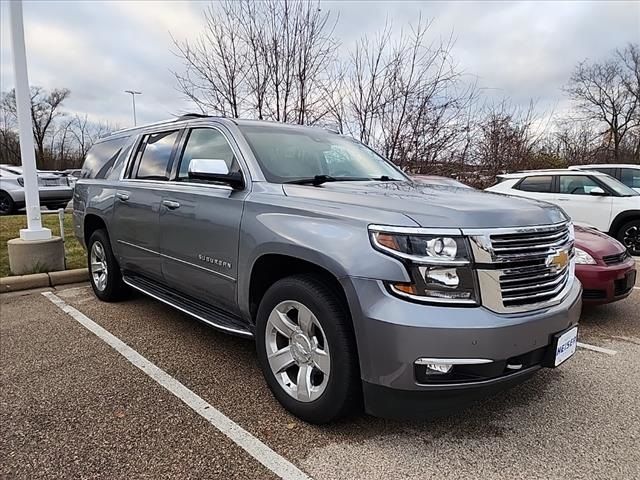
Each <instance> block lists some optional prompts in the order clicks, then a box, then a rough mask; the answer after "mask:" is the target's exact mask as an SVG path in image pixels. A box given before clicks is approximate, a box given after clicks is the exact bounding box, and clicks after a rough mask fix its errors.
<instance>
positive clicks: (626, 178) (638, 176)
mask: <svg viewBox="0 0 640 480" xmlns="http://www.w3.org/2000/svg"><path fill="white" fill-rule="evenodd" d="M621 170H622V175H621V176H620V177H621V178H620V181H621V182H622V183H624V184H625V185H626V186H627V187H631V188H640V170H638V169H635V168H623V169H621Z"/></svg>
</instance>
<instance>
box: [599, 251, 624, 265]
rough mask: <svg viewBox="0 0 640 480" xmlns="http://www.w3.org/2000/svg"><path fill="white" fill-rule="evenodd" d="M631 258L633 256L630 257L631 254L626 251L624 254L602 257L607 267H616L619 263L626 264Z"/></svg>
mask: <svg viewBox="0 0 640 480" xmlns="http://www.w3.org/2000/svg"><path fill="white" fill-rule="evenodd" d="M630 256H631V255H629V252H626V251H625V252H622V253H618V254H616V255H605V256H604V257H602V260H603V261H604V263H606V264H607V265H616V264H617V263H622V262H624V261H625V260H626V259H627V258H629V257H630Z"/></svg>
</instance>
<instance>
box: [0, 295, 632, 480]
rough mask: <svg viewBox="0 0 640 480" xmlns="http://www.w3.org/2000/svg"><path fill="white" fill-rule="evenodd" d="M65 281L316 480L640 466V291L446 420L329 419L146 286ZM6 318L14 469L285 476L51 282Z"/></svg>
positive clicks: (249, 346)
mask: <svg viewBox="0 0 640 480" xmlns="http://www.w3.org/2000/svg"><path fill="white" fill-rule="evenodd" d="M52 292H53V294H54V295H55V296H56V298H58V299H60V300H62V301H63V302H65V303H66V304H68V305H69V306H71V307H73V308H74V309H76V310H77V311H79V312H81V313H82V314H84V315H85V316H86V317H88V318H89V319H90V320H92V321H93V322H95V323H96V324H98V325H99V326H101V327H103V328H104V329H106V330H107V331H108V332H110V333H111V334H112V335H114V336H115V337H117V338H118V339H120V340H121V341H122V342H124V343H126V344H127V345H128V346H129V347H131V348H132V349H133V350H135V352H137V353H139V354H140V355H142V356H143V357H144V358H146V359H147V360H148V361H149V362H151V363H152V364H154V365H156V366H157V367H159V368H160V369H162V370H164V372H166V373H167V374H168V375H170V376H171V377H173V379H175V380H176V381H177V382H180V383H181V384H182V385H184V386H185V387H187V388H188V389H189V390H190V391H191V392H193V393H194V394H196V395H197V396H199V397H200V398H202V399H203V401H204V402H207V405H210V406H211V407H212V408H214V409H217V410H219V411H220V412H221V413H222V414H224V415H225V416H226V417H228V418H229V419H230V420H231V421H233V422H235V424H237V425H238V426H239V427H241V428H242V429H244V430H246V431H247V432H249V434H251V435H252V436H253V437H255V439H257V441H259V442H262V443H263V444H264V445H266V446H268V447H270V449H272V450H273V452H275V455H278V456H280V457H282V458H283V459H286V460H287V461H288V462H291V464H293V465H295V466H296V467H297V468H299V469H300V470H301V471H302V472H304V473H305V474H306V475H308V476H310V477H312V478H316V479H334V478H349V479H355V478H363V479H391V478H411V479H413V478H415V479H418V478H420V479H423V478H438V479H443V478H456V479H460V478H474V479H475V478H496V479H500V478H505V479H507V478H508V479H512V478H529V479H530V478H540V479H543V478H544V479H549V478H576V479H577V478H580V479H584V478H607V479H612V478H616V479H631V478H640V401H639V400H638V399H640V375H639V374H638V372H639V371H640V314H639V313H638V312H640V289H638V288H636V289H635V290H634V291H633V293H632V294H631V296H630V297H629V298H628V299H627V300H625V301H622V302H619V303H617V304H612V305H609V306H602V307H594V308H587V309H585V310H584V311H583V315H582V320H581V327H580V342H582V344H584V346H585V347H591V346H595V347H600V348H604V350H602V351H594V350H591V349H587V348H579V349H578V351H577V353H576V355H575V356H574V357H573V358H572V359H570V360H569V361H568V362H567V363H565V364H563V365H562V366H561V367H560V368H558V369H555V370H543V371H541V372H540V373H539V374H538V375H536V376H535V377H534V378H533V379H531V380H530V381H528V382H527V383H525V384H523V385H521V386H518V387H516V388H514V389H512V390H510V391H507V392H504V393H502V394H500V395H498V396H496V397H494V398H491V399H487V400H485V401H482V402H480V403H478V404H476V405H474V406H473V407H470V408H468V409H466V410H463V411H459V412H456V413H453V414H451V415H450V416H448V417H444V418H439V419H434V420H431V421H428V422H396V421H389V420H383V419H377V418H372V417H368V416H365V415H360V416H357V417H354V418H350V419H348V420H345V421H342V422H339V423H337V424H333V425H328V426H321V427H318V426H311V425H307V424H305V423H303V422H301V421H299V420H298V419H296V418H295V417H293V416H291V415H289V414H288V413H287V412H285V411H284V410H283V409H282V408H281V407H280V406H279V404H278V403H277V402H276V401H275V399H274V398H273V397H272V395H271V394H270V392H269V391H268V389H267V386H266V384H265V382H264V380H263V378H262V375H261V373H260V371H259V368H258V365H257V362H256V356H255V350H254V346H253V343H252V342H251V341H250V340H244V339H240V338H236V337H232V336H228V335H225V334H223V333H219V332H217V331H215V330H213V329H211V328H208V327H206V326H204V325H202V324H200V323H199V322H197V321H196V320H194V319H192V318H190V317H189V316H187V315H184V314H182V313H180V312H178V311H176V310H173V309H171V308H169V307H167V306H165V305H163V304H162V303H160V302H157V301H155V300H153V299H150V298H146V297H143V296H139V295H132V297H131V299H129V300H127V301H125V302H122V303H115V304H107V303H102V302H99V301H98V300H97V299H96V298H95V297H94V296H93V293H92V292H91V289H90V287H88V286H85V285H82V286H75V287H72V288H67V289H61V290H52ZM0 318H1V321H0V347H1V348H0V363H1V365H2V369H1V377H0V381H1V389H2V390H1V397H0V409H1V411H0V424H1V425H2V427H1V428H0V439H1V446H0V476H1V477H3V478H29V479H32V478H88V477H92V478H94V477H102V478H259V479H263V478H275V477H276V475H275V474H274V472H273V471H271V470H270V469H269V468H267V467H265V466H264V465H263V463H261V461H260V459H258V458H255V457H254V456H252V455H251V454H250V453H248V452H247V451H246V450H244V449H243V448H241V447H240V446H239V445H238V444H237V443H235V442H234V441H233V440H232V439H230V438H229V437H228V436H227V435H225V434H223V433H222V432H221V431H220V430H218V429H217V428H216V427H215V426H214V425H212V424H211V423H210V422H208V421H207V420H206V419H205V418H203V417H202V416H200V415H198V414H197V413H196V412H195V411H194V410H192V409H191V408H189V406H188V405H186V404H185V403H183V401H181V400H180V399H179V398H177V397H176V396H174V395H173V394H172V393H171V392H170V391H168V390H167V388H165V386H163V385H161V384H160V383H158V382H157V381H156V380H154V379H153V378H150V376H149V375H147V374H146V373H145V372H144V371H141V369H140V368H136V367H135V366H134V365H132V363H131V362H130V361H129V360H128V359H127V358H125V357H124V356H123V355H121V354H120V353H118V352H117V351H116V350H114V349H113V348H112V347H111V346H109V345H108V344H107V343H105V341H103V339H101V338H99V337H98V336H96V335H95V334H94V333H92V332H91V331H89V330H87V328H85V326H83V325H81V324H80V323H79V322H78V321H77V320H76V319H74V318H73V317H72V316H71V315H69V314H68V313H67V312H65V311H63V310H61V309H60V308H59V307H58V306H57V305H55V304H54V303H52V301H51V299H50V298H47V297H45V296H43V295H42V294H41V292H29V293H24V294H4V295H2V296H1V298H0Z"/></svg>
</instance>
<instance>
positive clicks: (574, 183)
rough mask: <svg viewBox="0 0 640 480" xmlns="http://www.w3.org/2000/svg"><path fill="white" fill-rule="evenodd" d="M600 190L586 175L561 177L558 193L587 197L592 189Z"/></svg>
mask: <svg viewBox="0 0 640 480" xmlns="http://www.w3.org/2000/svg"><path fill="white" fill-rule="evenodd" d="M596 187H598V188H602V187H600V185H598V183H597V182H596V181H595V180H594V179H593V178H592V177H588V176H586V175H561V176H560V193H565V194H569V195H589V193H590V192H591V190H593V189H594V188H596Z"/></svg>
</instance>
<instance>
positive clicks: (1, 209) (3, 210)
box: [0, 192, 16, 215]
mask: <svg viewBox="0 0 640 480" xmlns="http://www.w3.org/2000/svg"><path fill="white" fill-rule="evenodd" d="M15 211H16V204H15V202H14V201H13V198H11V196H10V195H9V194H8V193H7V192H0V215H11V214H12V213H14V212H15Z"/></svg>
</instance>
